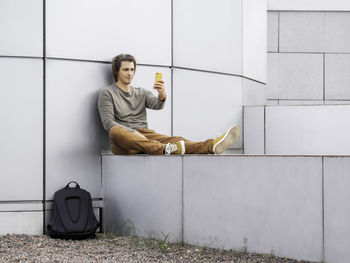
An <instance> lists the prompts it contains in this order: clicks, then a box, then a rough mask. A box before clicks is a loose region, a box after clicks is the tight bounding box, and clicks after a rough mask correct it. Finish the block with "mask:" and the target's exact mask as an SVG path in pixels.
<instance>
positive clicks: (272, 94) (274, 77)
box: [266, 53, 279, 99]
mask: <svg viewBox="0 0 350 263" xmlns="http://www.w3.org/2000/svg"><path fill="white" fill-rule="evenodd" d="M278 57H279V54H278V53H268V54H267V83H266V98H267V99H278V76H279V75H278Z"/></svg>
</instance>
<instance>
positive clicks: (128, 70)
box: [118, 61, 135, 85]
mask: <svg viewBox="0 0 350 263" xmlns="http://www.w3.org/2000/svg"><path fill="white" fill-rule="evenodd" d="M134 75H135V65H134V62H130V61H122V63H121V65H120V69H119V72H118V82H121V83H123V84H126V85H128V84H130V83H131V81H132V79H133V77H134Z"/></svg>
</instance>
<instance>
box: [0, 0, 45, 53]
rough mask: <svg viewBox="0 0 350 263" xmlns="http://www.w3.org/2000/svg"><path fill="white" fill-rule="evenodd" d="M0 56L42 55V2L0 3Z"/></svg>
mask: <svg viewBox="0 0 350 263" xmlns="http://www.w3.org/2000/svg"><path fill="white" fill-rule="evenodd" d="M0 39H1V41H0V55H6V56H32V57H41V56H42V55H43V1H42V0H29V1H28V0H1V1H0Z"/></svg>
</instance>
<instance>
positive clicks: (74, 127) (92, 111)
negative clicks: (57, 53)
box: [46, 59, 113, 199]
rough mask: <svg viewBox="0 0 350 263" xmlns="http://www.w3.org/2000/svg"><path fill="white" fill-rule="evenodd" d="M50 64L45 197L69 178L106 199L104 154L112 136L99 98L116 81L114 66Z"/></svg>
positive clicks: (78, 63) (47, 80) (51, 61)
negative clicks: (103, 193)
mask: <svg viewBox="0 0 350 263" xmlns="http://www.w3.org/2000/svg"><path fill="white" fill-rule="evenodd" d="M46 66H47V71H46V198H47V199H52V198H53V194H54V192H55V191H56V190H58V189H59V188H61V187H63V186H65V184H66V183H68V181H70V180H76V181H77V182H78V183H80V184H81V185H80V186H81V187H82V188H84V189H86V190H88V191H90V193H91V195H92V197H101V193H100V191H101V165H100V162H101V160H100V159H101V157H100V152H101V150H102V149H109V139H108V133H107V132H105V131H104V130H103V128H102V124H101V121H100V117H99V114H98V109H97V99H98V93H99V90H100V89H101V88H103V87H104V86H107V85H109V84H110V83H113V82H112V76H111V73H110V72H111V69H110V65H107V64H101V63H91V62H78V61H63V60H50V59H49V60H48V61H47V64H46Z"/></svg>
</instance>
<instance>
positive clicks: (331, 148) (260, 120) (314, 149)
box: [243, 105, 350, 155]
mask: <svg viewBox="0 0 350 263" xmlns="http://www.w3.org/2000/svg"><path fill="white" fill-rule="evenodd" d="M349 114H350V105H307V106H302V105H299V106H262V107H245V108H244V127H245V131H244V135H243V136H244V146H245V147H244V153H246V154H295V155H297V154H299V155H304V154H319V155H348V154H350V139H349V133H350V125H349V122H348V121H347V120H348V116H349Z"/></svg>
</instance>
